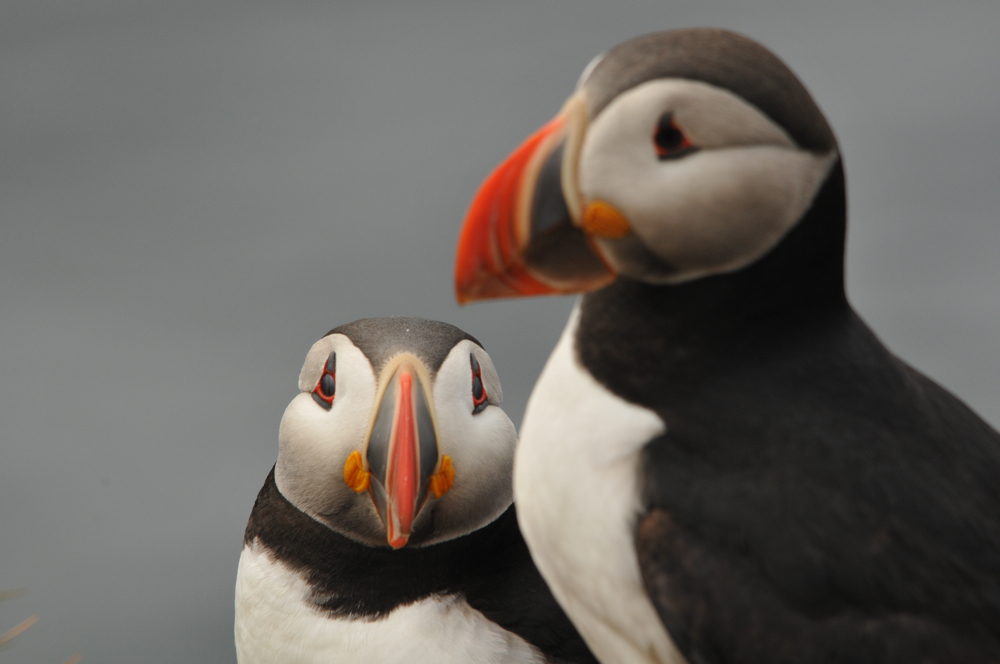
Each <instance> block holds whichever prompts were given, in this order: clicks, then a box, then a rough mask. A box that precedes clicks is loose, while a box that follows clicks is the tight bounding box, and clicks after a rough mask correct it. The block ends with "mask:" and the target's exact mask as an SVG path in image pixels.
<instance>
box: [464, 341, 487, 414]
mask: <svg viewBox="0 0 1000 664" xmlns="http://www.w3.org/2000/svg"><path fill="white" fill-rule="evenodd" d="M469 363H470V364H471V365H472V414H473V415H475V414H477V413H481V412H483V411H484V410H486V400H487V399H489V397H488V396H487V395H486V388H485V387H483V372H482V369H481V368H480V366H479V362H478V361H477V360H476V356H475V355H473V354H472V353H469Z"/></svg>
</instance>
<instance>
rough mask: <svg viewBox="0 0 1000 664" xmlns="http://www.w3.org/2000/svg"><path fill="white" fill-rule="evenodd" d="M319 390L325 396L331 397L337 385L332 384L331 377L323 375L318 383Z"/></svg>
mask: <svg viewBox="0 0 1000 664" xmlns="http://www.w3.org/2000/svg"><path fill="white" fill-rule="evenodd" d="M319 389H320V391H322V392H323V394H324V395H325V396H328V397H332V396H333V394H334V392H336V390H337V383H336V382H334V380H333V376H331V375H330V374H323V378H322V379H321V380H320V381H319Z"/></svg>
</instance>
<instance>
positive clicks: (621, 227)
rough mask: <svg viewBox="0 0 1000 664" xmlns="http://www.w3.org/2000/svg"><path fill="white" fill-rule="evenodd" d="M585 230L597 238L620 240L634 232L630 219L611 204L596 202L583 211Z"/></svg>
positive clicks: (589, 204)
mask: <svg viewBox="0 0 1000 664" xmlns="http://www.w3.org/2000/svg"><path fill="white" fill-rule="evenodd" d="M581 225H582V226H583V230H584V231H586V232H587V233H589V234H590V235H594V236H596V237H603V238H608V239H609V240H620V239H621V238H623V237H625V236H626V235H628V234H629V233H631V232H632V227H631V226H629V223H628V219H626V218H625V215H623V214H622V213H621V212H619V210H618V208H616V207H615V206H614V205H612V204H611V203H605V202H604V201H594V202H592V203H588V204H587V207H585V208H584V209H583V223H582V224H581Z"/></svg>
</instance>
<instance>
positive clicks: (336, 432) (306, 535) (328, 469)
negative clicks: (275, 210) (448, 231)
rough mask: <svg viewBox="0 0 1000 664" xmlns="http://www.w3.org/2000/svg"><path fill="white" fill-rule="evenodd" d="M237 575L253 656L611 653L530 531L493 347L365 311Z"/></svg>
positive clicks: (271, 486)
mask: <svg viewBox="0 0 1000 664" xmlns="http://www.w3.org/2000/svg"><path fill="white" fill-rule="evenodd" d="M299 389H300V390H301V392H300V393H299V394H298V395H297V396H295V398H294V399H292V402H291V403H290V404H289V405H288V408H287V409H286V410H285V414H284V416H283V417H282V420H281V427H280V430H279V434H278V436H279V452H278V461H277V464H276V465H275V467H274V469H273V470H272V471H271V473H270V474H269V475H268V477H267V480H266V481H265V483H264V487H263V488H262V489H261V490H260V493H259V495H258V496H257V501H256V503H255V504H254V507H253V511H252V513H251V515H250V521H249V523H248V524H247V529H246V535H245V537H244V548H243V553H242V555H241V557H240V565H239V572H238V575H237V580H236V625H235V633H236V650H237V658H238V660H239V662H240V663H241V664H263V663H281V664H290V663H301V664H312V663H315V664H320V663H322V664H330V663H331V662H352V663H353V662H381V663H386V664H388V663H391V662H434V663H444V664H450V663H455V664H458V663H463V664H464V663H468V662H487V663H497V664H499V663H510V664H514V663H521V662H525V663H526V662H531V663H542V662H596V660H595V659H594V658H593V656H592V655H591V654H590V653H589V651H588V650H587V647H586V645H585V644H584V642H583V640H582V639H581V638H580V636H579V634H578V633H577V632H576V630H575V629H574V627H573V625H572V624H571V623H570V621H569V619H568V618H567V617H566V615H565V613H563V611H562V610H561V609H560V608H559V605H558V604H557V603H556V601H555V599H554V598H553V597H552V594H551V593H550V592H549V590H548V588H547V587H546V585H545V582H544V581H543V580H542V578H541V576H540V575H539V574H538V571H537V570H536V568H535V567H534V565H533V563H532V561H531V557H530V554H529V553H528V549H527V547H526V545H525V543H524V540H523V539H522V538H521V535H520V532H519V530H518V526H517V516H516V514H515V512H514V507H513V506H512V504H511V469H512V465H513V455H514V448H515V444H516V442H517V434H516V432H515V429H514V425H513V424H512V423H511V421H510V420H509V419H508V418H507V416H506V414H505V413H504V412H503V411H502V410H501V409H500V402H501V399H502V393H501V390H500V381H499V379H498V378H497V373H496V370H495V369H494V367H493V362H492V361H491V360H490V356H489V355H488V354H487V353H486V351H485V350H484V349H483V347H482V345H481V344H480V343H479V342H478V341H476V339H474V338H473V337H472V336H470V335H468V334H466V333H465V332H463V331H462V330H460V329H458V328H456V327H454V326H452V325H448V324H446V323H440V322H436V321H430V320H424V319H420V318H381V319H362V320H358V321H355V322H353V323H349V324H347V325H342V326H340V327H337V328H335V329H333V330H332V331H331V332H330V333H328V334H327V335H326V336H325V337H323V338H322V339H320V340H319V341H317V342H316V343H315V344H314V345H313V347H312V348H311V349H310V350H309V353H308V355H307V356H306V360H305V364H304V365H303V367H302V371H301V373H300V374H299Z"/></svg>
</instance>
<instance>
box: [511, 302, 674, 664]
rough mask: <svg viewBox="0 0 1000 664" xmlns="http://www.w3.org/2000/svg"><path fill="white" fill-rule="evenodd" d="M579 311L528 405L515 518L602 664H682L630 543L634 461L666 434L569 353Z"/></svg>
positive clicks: (648, 414) (634, 505)
mask: <svg viewBox="0 0 1000 664" xmlns="http://www.w3.org/2000/svg"><path fill="white" fill-rule="evenodd" d="M578 320H579V305H577V307H576V309H574V311H573V314H572V315H571V316H570V319H569V323H568V324H567V326H566V329H565V330H564V331H563V335H562V338H561V339H560V340H559V344H558V345H557V346H556V348H555V350H554V351H553V353H552V356H551V357H550V358H549V360H548V363H547V364H546V365H545V369H544V370H543V371H542V375H541V377H540V378H539V380H538V383H537V384H536V385H535V390H534V392H533V393H532V395H531V399H530V400H529V402H528V408H527V410H526V412H525V416H524V424H523V426H522V427H521V441H520V443H519V446H518V451H517V457H516V459H515V462H514V499H515V501H516V503H517V506H518V508H517V514H518V521H519V523H520V526H521V530H522V532H523V533H524V538H525V540H527V542H528V546H529V547H530V549H531V554H532V557H533V558H534V559H535V562H536V564H537V565H538V568H539V570H540V571H541V573H542V576H543V577H545V580H546V581H547V582H548V584H549V586H550V587H551V588H552V592H553V593H554V594H555V596H556V599H558V600H559V603H560V604H561V605H562V606H563V608H564V609H565V610H566V613H567V614H569V617H570V619H571V620H572V621H573V623H574V624H575V625H576V627H577V629H578V630H579V631H580V633H581V635H582V636H583V638H584V640H586V642H587V644H588V645H589V646H590V649H591V650H592V651H593V652H594V654H595V655H596V656H597V658H598V659H599V660H601V662H603V663H604V664H615V663H618V662H621V663H623V664H624V663H629V664H634V663H639V662H646V663H656V664H683V663H684V662H685V659H684V657H683V656H682V655H681V654H680V652H679V651H678V650H677V647H676V646H675V645H674V643H673V641H672V640H671V638H670V635H669V634H668V633H667V631H666V629H665V628H664V627H663V624H662V623H661V622H660V618H659V616H658V615H657V613H656V609H655V608H654V607H653V605H652V603H651V602H650V601H649V598H648V596H647V595H646V591H645V589H644V588H643V584H642V579H641V576H640V572H639V565H638V561H637V559H636V554H635V547H634V544H633V542H634V526H635V521H636V516H637V514H638V512H639V509H640V504H639V495H638V486H637V481H638V472H637V470H638V469H637V463H638V461H639V458H640V452H641V450H642V447H643V445H644V444H645V443H647V442H648V441H649V440H650V439H652V438H653V437H655V436H657V435H659V434H661V433H663V432H664V431H665V425H664V423H663V421H662V420H661V419H660V418H659V417H658V416H657V415H656V414H655V413H653V412H652V411H650V410H647V409H645V408H640V407H638V406H636V405H633V404H631V403H628V402H626V401H624V400H623V399H621V398H619V397H617V396H615V395H614V394H612V393H611V392H609V391H608V390H607V389H605V388H604V387H603V386H602V385H600V384H599V383H598V382H597V381H596V380H594V378H593V377H592V376H591V375H590V374H589V373H587V371H586V370H584V368H583V367H582V366H581V365H580V363H579V361H578V359H577V357H576V353H575V351H574V349H573V339H574V338H575V332H576V327H577V324H578Z"/></svg>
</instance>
